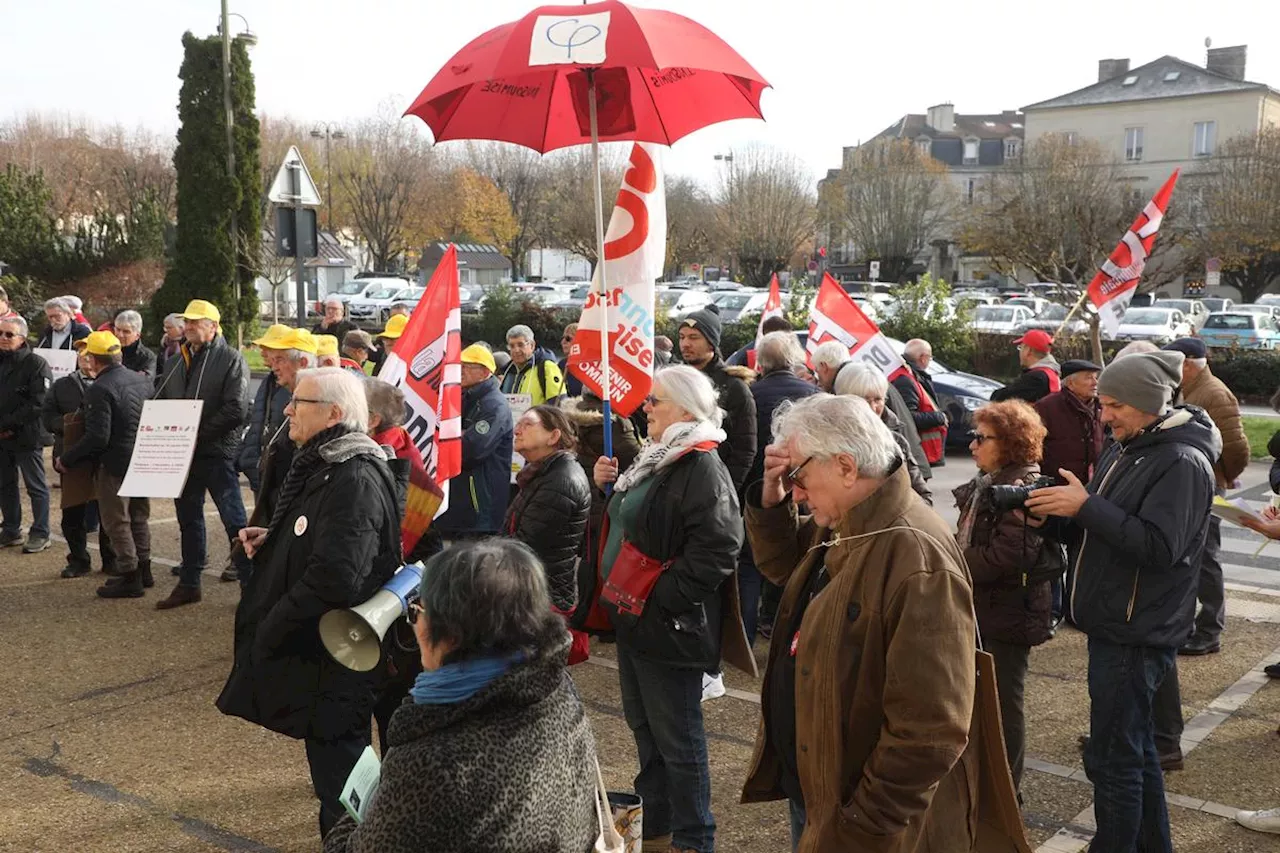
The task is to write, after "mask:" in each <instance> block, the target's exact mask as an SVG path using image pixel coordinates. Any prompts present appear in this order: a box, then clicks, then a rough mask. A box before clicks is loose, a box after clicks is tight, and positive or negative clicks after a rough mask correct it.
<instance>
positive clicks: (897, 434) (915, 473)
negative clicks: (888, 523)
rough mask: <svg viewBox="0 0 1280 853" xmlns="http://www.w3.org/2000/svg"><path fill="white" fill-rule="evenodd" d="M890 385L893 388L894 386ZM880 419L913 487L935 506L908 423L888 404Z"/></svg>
mask: <svg viewBox="0 0 1280 853" xmlns="http://www.w3.org/2000/svg"><path fill="white" fill-rule="evenodd" d="M889 387H890V388H892V387H893V386H892V385H891V386H889ZM880 420H881V421H883V422H884V425H885V426H887V427H888V428H889V432H890V433H891V434H892V435H893V440H894V441H895V442H897V445H898V450H899V452H901V453H902V461H903V462H905V463H906V466H907V475H908V476H910V477H911V488H912V489H913V490H915V493H916V494H917V495H919V496H920V497H921V498H922V499H923V500H924V502H925V503H927V504H928V505H929V506H933V490H932V489H930V488H929V483H928V482H927V481H926V480H925V478H924V476H923V474H922V473H921V471H920V464H919V463H918V462H916V457H915V456H914V455H913V454H912V453H911V444H910V442H909V441H908V440H907V431H906V425H905V424H904V423H903V422H902V421H901V420H899V419H898V416H897V415H895V414H894V413H893V410H892V409H890V408H889V407H888V406H885V409H884V412H883V413H882V414H881V415H880ZM761 471H762V472H763V468H761Z"/></svg>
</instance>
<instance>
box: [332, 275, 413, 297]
mask: <svg viewBox="0 0 1280 853" xmlns="http://www.w3.org/2000/svg"><path fill="white" fill-rule="evenodd" d="M408 286H409V282H407V281H405V280H404V279H403V278H399V277H391V276H388V277H379V278H353V279H351V280H350V281H344V282H343V283H342V285H341V286H340V287H339V288H338V289H337V290H331V291H329V292H328V293H327V294H325V298H326V299H329V298H334V299H341V300H342V301H343V302H351V301H352V300H357V301H359V300H363V299H365V298H367V297H369V296H370V295H372V294H373V293H374V292H375V291H378V290H383V289H385V288H388V287H401V288H403V287H408Z"/></svg>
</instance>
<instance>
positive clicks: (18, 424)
mask: <svg viewBox="0 0 1280 853" xmlns="http://www.w3.org/2000/svg"><path fill="white" fill-rule="evenodd" d="M52 384H53V378H52V376H51V374H50V372H49V365H48V363H47V362H45V360H44V359H43V358H41V357H40V356H38V355H36V354H35V353H34V352H32V351H31V347H29V346H27V345H26V344H23V346H22V347H21V348H20V349H17V350H14V351H13V352H0V450H8V451H12V452H22V451H27V450H39V449H40V448H41V447H43V446H44V445H45V443H46V441H45V435H44V430H43V429H42V428H41V424H40V412H41V410H43V408H44V398H45V395H46V394H48V393H49V387H50V386H51V385H52Z"/></svg>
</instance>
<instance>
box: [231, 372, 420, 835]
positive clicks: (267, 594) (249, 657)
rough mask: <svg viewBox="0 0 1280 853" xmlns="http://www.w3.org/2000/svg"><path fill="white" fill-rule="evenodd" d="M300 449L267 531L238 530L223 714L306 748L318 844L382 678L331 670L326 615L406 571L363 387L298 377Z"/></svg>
mask: <svg viewBox="0 0 1280 853" xmlns="http://www.w3.org/2000/svg"><path fill="white" fill-rule="evenodd" d="M285 414H286V415H288V416H289V437H290V438H291V439H293V442H294V443H295V444H296V445H297V446H298V449H297V451H296V452H295V453H294V455H293V462H292V464H291V466H290V468H289V473H288V474H286V475H285V479H284V482H283V484H282V485H281V486H280V491H279V493H278V495H277V496H276V500H275V505H274V508H273V510H272V513H271V520H270V522H269V523H268V524H267V526H266V527H246V528H244V529H243V530H241V531H240V537H239V538H240V541H241V542H242V543H243V544H244V549H245V553H246V554H248V555H249V556H250V557H251V558H252V559H253V564H254V569H253V573H252V576H251V579H250V580H249V581H248V583H247V584H246V586H245V588H244V591H243V592H242V594H241V598H240V604H239V606H238V607H237V608H236V622H235V663H234V665H233V667H232V670H231V675H230V677H229V678H228V679H227V684H226V686H225V687H224V688H223V689H222V695H221V696H219V697H218V703H217V704H218V708H219V709H220V710H221V711H222V712H223V713H224V714H229V715H231V716H236V717H243V718H244V719H246V720H248V721H250V722H253V723H257V724H258V725H260V726H263V727H264V728H267V729H270V730H272V731H276V732H280V733H281V734H284V735H288V736H289V737H293V738H298V739H302V740H305V741H306V751H307V762H308V763H309V764H310V766H311V781H312V785H313V787H314V788H315V793H316V797H317V798H319V800H320V835H321V837H322V838H323V837H324V835H325V833H327V832H328V831H329V830H330V829H332V828H333V825H334V824H336V823H337V822H338V818H340V817H341V816H342V814H343V807H342V805H341V804H340V803H339V802H338V795H339V794H340V793H341V792H342V785H343V783H344V782H345V781H346V779H347V776H348V775H349V774H350V773H351V770H352V768H353V767H355V764H356V761H357V760H358V759H359V758H360V755H361V753H362V752H363V751H364V748H365V747H366V746H368V745H369V717H370V715H371V713H372V712H373V705H374V693H373V688H374V679H375V677H376V676H375V674H374V673H372V672H370V673H357V672H353V671H352V670H349V669H347V668H346V667H344V666H342V665H341V664H339V663H337V662H336V661H334V660H333V659H332V658H331V657H330V656H329V654H328V653H327V652H326V651H325V649H324V646H323V645H322V644H321V642H320V632H319V624H320V617H321V616H322V615H324V614H325V613H326V612H328V611H330V610H335V609H342V608H347V607H354V606H355V605H357V604H360V603H361V602H363V601H365V600H366V599H367V598H369V597H370V596H371V595H373V593H374V592H376V591H377V590H378V588H379V587H381V586H382V585H383V584H384V583H386V582H387V580H388V579H390V577H391V576H392V575H393V574H394V573H395V571H396V569H397V568H399V566H400V517H399V507H398V503H397V500H396V487H395V483H394V481H393V479H392V475H391V472H390V471H389V470H388V468H387V463H386V459H385V456H384V454H383V451H382V448H381V447H379V446H378V445H377V444H376V443H374V441H373V440H372V439H371V438H369V436H368V435H367V434H366V433H367V432H368V429H369V413H368V404H367V402H366V399H365V391H364V386H363V383H362V381H361V380H360V379H357V378H356V377H355V376H353V375H351V373H349V372H348V371H346V370H343V369H342V368H338V367H331V368H316V369H311V370H302V371H299V372H298V377H297V381H296V383H295V384H294V388H293V399H292V400H290V401H289V405H288V406H286V407H285Z"/></svg>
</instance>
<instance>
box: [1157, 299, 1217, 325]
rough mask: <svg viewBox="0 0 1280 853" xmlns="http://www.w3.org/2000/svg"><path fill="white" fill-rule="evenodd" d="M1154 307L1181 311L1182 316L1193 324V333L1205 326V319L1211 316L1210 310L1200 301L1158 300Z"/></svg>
mask: <svg viewBox="0 0 1280 853" xmlns="http://www.w3.org/2000/svg"><path fill="white" fill-rule="evenodd" d="M1152 307H1153V308H1173V309H1174V310H1176V311H1181V312H1182V316H1183V317H1184V318H1185V319H1186V321H1187V322H1188V323H1190V324H1191V330H1192V331H1195V330H1196V329H1198V328H1200V327H1201V326H1203V325H1204V321H1205V318H1207V317H1208V316H1209V309H1207V308H1205V307H1204V303H1203V302H1201V301H1200V300H1199V299H1157V300H1156V301H1155V303H1153V305H1152Z"/></svg>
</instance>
